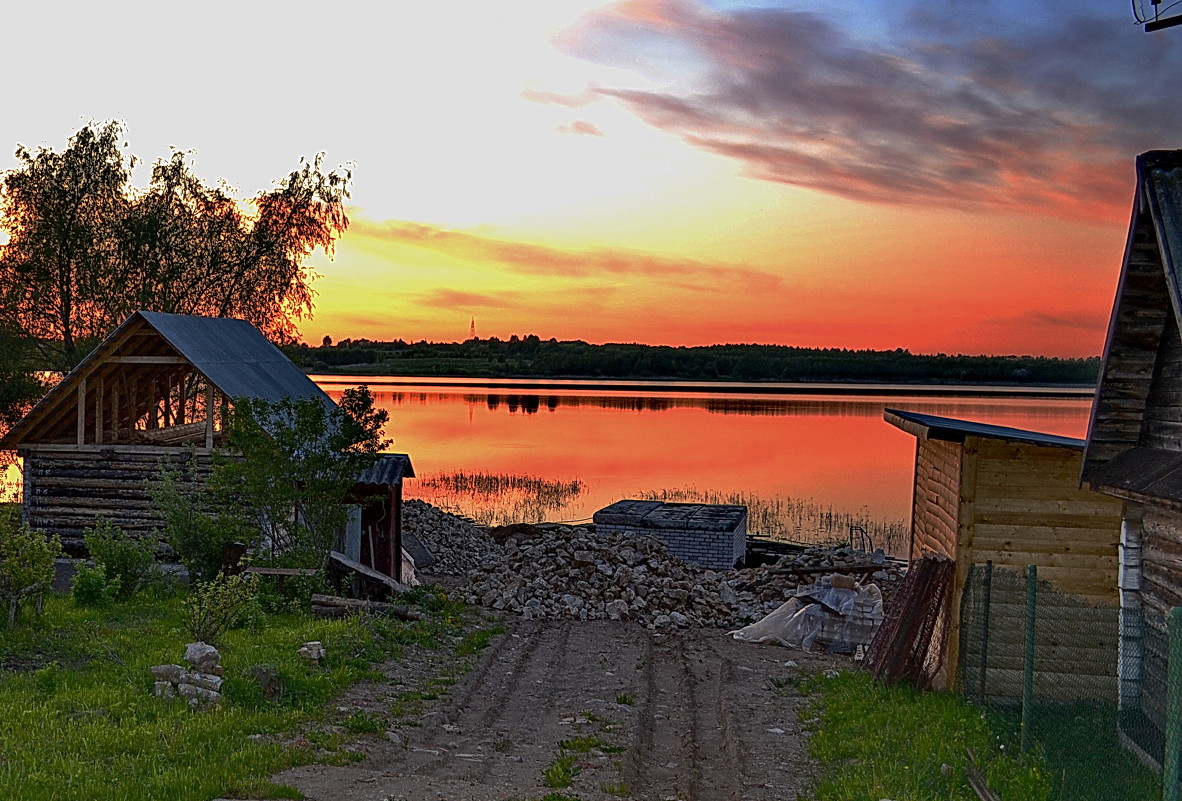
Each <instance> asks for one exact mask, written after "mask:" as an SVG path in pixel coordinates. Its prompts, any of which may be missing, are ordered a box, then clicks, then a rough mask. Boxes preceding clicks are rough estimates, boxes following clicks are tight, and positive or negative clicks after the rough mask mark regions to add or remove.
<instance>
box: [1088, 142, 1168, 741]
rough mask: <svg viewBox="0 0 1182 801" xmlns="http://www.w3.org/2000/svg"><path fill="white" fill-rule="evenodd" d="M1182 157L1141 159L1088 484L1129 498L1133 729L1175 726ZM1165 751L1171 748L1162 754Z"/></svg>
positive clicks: (1125, 646) (1124, 678)
mask: <svg viewBox="0 0 1182 801" xmlns="http://www.w3.org/2000/svg"><path fill="white" fill-rule="evenodd" d="M1180 269H1182V151H1178V150H1173V151H1151V152H1148V153H1144V154H1142V155H1141V156H1139V157H1138V158H1137V191H1136V195H1135V197H1134V199H1133V209H1132V219H1131V221H1130V224H1129V233H1128V238H1127V240H1126V245H1125V254H1124V261H1123V264H1122V266H1121V273H1120V281H1119V284H1118V287H1117V293H1116V301H1115V303H1114V305H1113V309H1112V316H1111V317H1110V319H1109V323H1108V338H1107V341H1106V342H1105V345H1104V360H1103V364H1102V367H1101V372H1100V384H1099V386H1098V388H1097V390H1096V398H1095V402H1094V403H1093V405H1092V418H1091V424H1090V426H1089V428H1088V442H1087V449H1086V450H1085V452H1084V462H1083V470H1082V480H1083V483H1084V485H1086V486H1089V487H1091V488H1092V489H1094V490H1096V491H1098V492H1103V493H1106V494H1108V495H1111V496H1113V497H1114V498H1119V499H1120V500H1122V501H1124V517H1123V525H1122V530H1121V554H1120V561H1121V578H1120V604H1121V622H1120V630H1121V681H1120V704H1121V713H1122V720H1123V719H1124V717H1125V716H1126V715H1128V714H1143V715H1145V716H1146V717H1147V718H1148V719H1149V720H1150V721H1151V722H1153V723H1154V724H1155V726H1156V727H1157V728H1159V729H1160V728H1161V726H1162V725H1163V724H1164V718H1165V710H1164V699H1165V692H1164V687H1165V669H1166V665H1165V653H1164V649H1165V642H1166V639H1165V636H1164V630H1165V623H1164V616H1165V614H1166V612H1167V611H1168V610H1169V608H1170V607H1173V606H1182V335H1180V334H1179V331H1180V329H1182V285H1180V283H1179V281H1180V280H1182V277H1180V274H1179V270H1180ZM1159 751H1160V748H1159Z"/></svg>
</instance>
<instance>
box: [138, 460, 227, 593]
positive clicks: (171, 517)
mask: <svg viewBox="0 0 1182 801" xmlns="http://www.w3.org/2000/svg"><path fill="white" fill-rule="evenodd" d="M148 492H149V493H150V494H151V496H152V502H153V503H154V504H155V505H156V508H157V509H159V510H160V512H161V514H162V515H163V516H164V534H165V536H166V537H167V539H168V544H169V546H170V547H171V548H172V549H173V551H175V552H176V558H177V560H178V561H179V562H180V563H181V564H182V565H184V566H185V568H186V569H187V570H188V571H189V575H190V576H191V577H192V578H193V579H195V580H196V581H209V580H211V579H212V578H214V577H215V576H216V575H217V574H218V571H219V570H220V569H221V566H222V549H223V548H224V546H225V544H226V543H227V542H234V541H236V540H240V539H242V538H243V531H242V528H241V526H240V525H239V524H238V521H237V520H235V519H234V518H232V517H227V516H224V515H216V516H215V515H212V514H210V513H209V512H208V511H207V510H208V508H209V506H210V503H209V499H208V495H207V492H206V490H205V488H204V486H203V485H202V484H200V483H198V482H191V481H186V480H184V479H183V478H182V476H181V474H180V473H178V472H177V471H175V470H162V471H161V472H160V475H159V477H158V478H157V480H156V481H153V482H149V485H148ZM244 541H245V540H244Z"/></svg>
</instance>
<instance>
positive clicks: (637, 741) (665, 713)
mask: <svg viewBox="0 0 1182 801" xmlns="http://www.w3.org/2000/svg"><path fill="white" fill-rule="evenodd" d="M644 660H645V675H644V679H643V687H644V692H643V695H642V699H641V703H640V706H639V708H638V710H637V715H636V724H635V729H634V738H633V746H632V748H631V749H630V750H629V754H628V759H627V760H626V762H625V781H626V783H627V784H628V786H629V787H635V788H644V789H643V790H642V793H643V795H641V796H640V797H645V798H663V797H668V796H670V795H673V796H678V797H681V798H685V799H688V801H716V800H718V801H721V800H722V799H728V800H729V799H734V800H735V801H737V800H738V799H739V798H740V797H741V794H740V792H739V784H740V782H739V775H740V768H739V761H738V752H739V746H738V743H737V742H736V740H735V737H734V725H733V721H732V719H731V714H730V711H729V708H728V701H727V696H726V692H725V685H726V682H727V680H728V678H729V676H730V673H729V664H728V663H727V661H726V660H724V659H723V658H721V657H720V656H719V654H718V653H717V652H716V651H714V650H713V649H710V648H707V647H705V646H704V645H703V642H702V635H701V633H699V632H696V631H692V632H686V633H684V634H680V635H678V636H677V637H672V638H671V637H661V638H659V639H658V638H655V637H654V636H653V635H651V634H650V635H649V636H648V637H647V639H646V647H645V649H644Z"/></svg>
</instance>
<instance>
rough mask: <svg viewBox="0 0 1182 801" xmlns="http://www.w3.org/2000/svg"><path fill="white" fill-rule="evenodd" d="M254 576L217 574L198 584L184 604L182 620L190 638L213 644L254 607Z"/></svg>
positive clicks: (256, 587)
mask: <svg viewBox="0 0 1182 801" xmlns="http://www.w3.org/2000/svg"><path fill="white" fill-rule="evenodd" d="M257 593H258V580H257V579H256V577H255V576H252V575H247V574H245V573H244V574H240V575H237V576H218V577H216V578H214V579H211V580H210V581H206V582H204V583H203V584H201V585H199V586H198V587H197V589H196V590H195V591H194V592H193V594H192V595H190V596H189V598H188V600H187V602H186V603H185V609H184V612H183V614H182V621H183V623H184V626H185V630H186V631H188V632H189V634H190V635H192V637H193V639H194V640H200V641H201V642H207V643H215V642H217V640H218V638H219V637H220V636H221V635H222V633H223V632H225V631H226V630H227V629H231V628H233V627H235V626H237V625H239V624H241V622H242V621H243V620H245V619H246V618H248V617H250V616H252V614H253V613H254V612H255V611H256V609H257V608H258V605H257V603H256V602H255V596H256V594H257Z"/></svg>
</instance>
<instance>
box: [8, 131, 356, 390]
mask: <svg viewBox="0 0 1182 801" xmlns="http://www.w3.org/2000/svg"><path fill="white" fill-rule="evenodd" d="M123 138H124V131H123V126H122V124H120V123H118V122H107V123H102V124H98V123H91V124H90V125H88V126H86V127H84V128H82V129H81V130H79V131H78V132H77V133H75V134H74V136H73V137H71V138H70V140H69V143H68V145H67V146H66V148H65V149H64V150H62V151H61V152H56V151H54V150H52V149H51V148H49V147H45V146H42V147H40V148H37V149H36V150H31V149H29V148H26V147H23V146H21V147H18V148H17V150H16V158H17V161H18V162H19V164H18V166H17V167H16V168H15V169H13V170H10V171H8V172H6V173H4V174H3V175H2V176H0V231H3V232H4V233H5V234H7V237H8V241H7V243H6V244H5V245H3V246H0V320H5V321H9V322H10V323H11V325H12V327H13V328H14V330H15V331H16V332H18V333H19V334H21V335H22V336H23V337H25V340H26V344H27V345H29V346H31V347H34V348H35V349H36V350H37V351H38V357H39V360H40V361H41V364H42V366H43V367H44V368H48V369H57V370H67V369H69V368H71V367H73V366H74V364H76V363H77V362H78V360H79V359H80V358H81V357H82V356H83V355H85V354H86V353H87V352H88V350H89V349H90V347H91V346H92V345H93V344H94V342H95V340H97V339H99V338H101V337H103V336H105V335H106V334H107V333H109V332H110V331H111V330H112V329H113V328H114V327H115V326H116V325H117V324H118V323H119V322H120V321H122V320H123V319H124V318H125V317H126V316H127V315H128V314H129V313H130V312H132V311H134V310H136V309H148V310H153V311H165V312H174V313H178V314H201V315H209V316H215V317H239V318H242V319H245V320H248V321H249V322H251V323H253V324H254V325H255V326H257V327H258V328H259V329H261V330H262V331H263V332H264V333H265V334H267V335H268V336H269V337H271V338H272V339H274V340H275V341H277V342H291V341H293V340H294V339H295V337H296V334H297V324H298V321H299V320H300V319H303V318H304V317H306V316H308V315H309V314H310V313H311V311H312V299H313V291H312V288H311V283H312V281H313V280H314V278H315V275H314V274H313V273H312V272H311V270H310V268H309V267H308V265H307V258H308V256H309V255H310V254H311V252H312V251H313V250H314V249H315V248H317V247H320V248H323V249H324V250H325V251H327V252H329V253H330V254H331V252H332V250H333V245H334V243H335V241H336V239H337V238H338V237H339V236H340V235H341V234H342V233H343V232H344V230H345V229H346V227H347V226H348V218H347V217H346V215H345V209H344V202H345V200H346V199H347V198H348V197H349V184H350V181H351V177H352V176H351V172H350V170H349V169H348V168H339V169H337V170H333V171H325V169H324V166H323V160H322V157H320V156H317V157H316V158H315V159H313V160H312V161H308V160H304V161H303V162H302V163H301V164H300V166H299V167H298V168H297V169H296V170H294V171H292V172H291V173H290V174H289V175H288V176H287V177H286V178H284V179H282V180H280V181H278V182H277V183H276V185H275V187H274V188H272V189H271V190H269V191H264V192H260V193H259V194H257V195H256V196H255V197H254V198H252V199H251V200H250V201H249V203H245V202H243V201H242V200H240V199H239V198H237V197H235V196H234V194H233V193H232V192H231V191H230V189H229V188H228V187H227V186H225V185H224V184H223V185H219V186H208V185H206V184H205V183H203V182H202V181H201V180H200V179H199V178H198V177H197V176H196V175H195V174H194V173H193V170H192V165H191V163H190V158H189V154H187V153H184V152H181V151H174V152H173V153H172V155H171V156H170V157H169V158H167V159H161V160H159V161H157V162H156V163H155V165H154V166H153V168H152V174H151V182H150V184H149V185H148V187H147V188H146V189H143V190H137V189H135V188H133V187H132V185H131V183H130V181H131V174H132V169H133V167H134V166H135V163H136V161H135V158H134V157H132V156H131V155H129V154H128V153H127V152H126V146H125V145H124V144H123V142H122V140H123ZM251 207H253V208H251ZM248 210H249V213H248Z"/></svg>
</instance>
